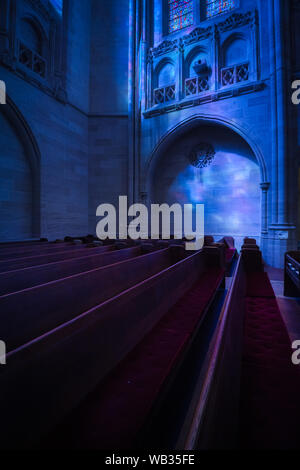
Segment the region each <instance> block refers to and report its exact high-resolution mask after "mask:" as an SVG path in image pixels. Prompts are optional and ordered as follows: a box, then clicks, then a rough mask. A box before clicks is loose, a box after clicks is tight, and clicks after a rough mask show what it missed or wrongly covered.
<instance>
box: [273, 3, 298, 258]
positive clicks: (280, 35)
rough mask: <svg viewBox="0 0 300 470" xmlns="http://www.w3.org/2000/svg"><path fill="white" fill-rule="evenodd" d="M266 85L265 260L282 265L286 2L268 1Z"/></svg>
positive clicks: (291, 233)
mask: <svg viewBox="0 0 300 470" xmlns="http://www.w3.org/2000/svg"><path fill="white" fill-rule="evenodd" d="M268 6H269V38H270V47H269V50H270V86H271V113H272V210H271V214H272V223H271V225H270V226H269V236H268V238H269V241H268V250H267V251H268V261H269V263H271V264H272V265H274V266H277V267H282V266H283V263H284V253H285V252H286V251H287V250H289V249H292V248H295V247H296V227H295V225H294V223H293V218H292V214H291V211H290V209H289V207H290V206H293V200H292V197H291V192H290V189H289V182H291V181H293V176H292V172H291V158H292V155H291V153H290V151H289V150H290V149H289V119H290V112H289V111H290V107H289V101H288V100H289V98H290V93H289V91H290V85H291V84H290V82H289V74H288V70H289V67H290V63H289V57H290V54H289V45H288V43H289V41H288V40H287V37H286V29H285V24H286V22H287V20H288V11H289V2H285V0H269V4H268Z"/></svg>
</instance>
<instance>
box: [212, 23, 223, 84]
mask: <svg viewBox="0 0 300 470" xmlns="http://www.w3.org/2000/svg"><path fill="white" fill-rule="evenodd" d="M220 66H221V64H220V33H219V31H218V28H217V26H216V25H215V27H214V31H213V40H212V85H213V90H214V91H217V90H218V89H219V70H220Z"/></svg>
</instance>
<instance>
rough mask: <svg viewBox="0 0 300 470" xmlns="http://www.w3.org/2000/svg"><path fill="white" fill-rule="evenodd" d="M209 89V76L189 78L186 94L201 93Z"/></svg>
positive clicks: (186, 84)
mask: <svg viewBox="0 0 300 470" xmlns="http://www.w3.org/2000/svg"><path fill="white" fill-rule="evenodd" d="M208 90H209V81H208V77H204V78H203V77H194V78H187V79H186V81H185V96H191V95H199V94H200V93H203V92H204V91H208Z"/></svg>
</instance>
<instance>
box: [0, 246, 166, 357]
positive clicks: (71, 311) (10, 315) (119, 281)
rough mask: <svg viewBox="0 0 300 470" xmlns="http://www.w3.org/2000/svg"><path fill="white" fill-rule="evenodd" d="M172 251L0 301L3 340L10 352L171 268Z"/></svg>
mask: <svg viewBox="0 0 300 470" xmlns="http://www.w3.org/2000/svg"><path fill="white" fill-rule="evenodd" d="M171 251H172V250H169V249H166V250H162V251H157V252H153V253H150V254H147V255H144V256H139V257H137V258H134V259H129V260H126V261H122V262H120V263H116V264H112V265H110V266H104V267H100V268H97V269H93V270H91V271H87V272H84V273H80V274H76V275H73V276H70V277H67V278H64V279H60V280H57V281H53V282H50V283H47V284H43V285H40V286H36V287H33V288H30V289H26V290H23V291H20V292H16V293H13V294H9V295H5V296H2V297H0V324H1V339H2V340H3V341H5V343H6V347H7V351H12V350H13V349H16V348H18V347H19V346H21V345H23V344H25V343H27V342H29V341H30V340H33V339H34V338H36V337H38V336H40V335H42V334H44V333H47V332H48V331H49V330H51V329H54V328H56V327H57V326H58V325H61V324H62V323H64V322H66V321H69V320H71V319H73V318H75V317H76V316H77V315H80V314H82V312H84V311H86V310H88V309H90V308H93V307H94V306H95V305H97V304H100V303H101V302H103V301H105V300H107V299H109V298H111V297H112V296H114V295H116V294H118V293H119V292H122V291H123V290H125V289H128V288H129V287H132V286H133V285H134V284H136V283H137V282H139V281H141V280H143V279H145V278H147V277H149V276H151V275H153V274H155V273H157V272H159V271H161V270H163V269H165V268H166V267H168V266H170V265H171V264H172V262H173V258H172V256H171Z"/></svg>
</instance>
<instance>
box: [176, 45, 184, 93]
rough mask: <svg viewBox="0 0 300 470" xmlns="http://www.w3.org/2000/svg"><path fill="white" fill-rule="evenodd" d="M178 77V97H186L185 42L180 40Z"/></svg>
mask: <svg viewBox="0 0 300 470" xmlns="http://www.w3.org/2000/svg"><path fill="white" fill-rule="evenodd" d="M176 75H177V79H176V99H177V101H179V100H181V99H183V98H184V43H183V42H182V41H180V42H179V46H178V61H177V74H176Z"/></svg>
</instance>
